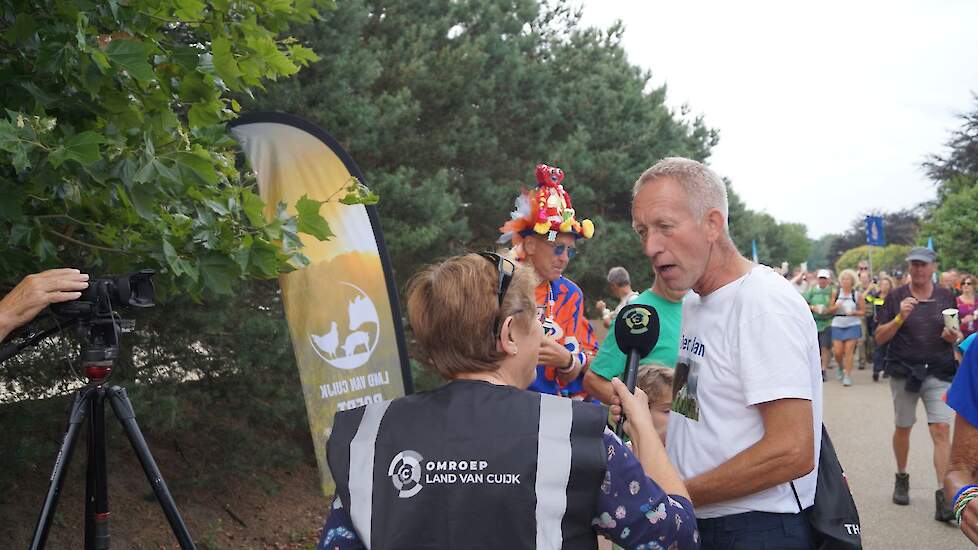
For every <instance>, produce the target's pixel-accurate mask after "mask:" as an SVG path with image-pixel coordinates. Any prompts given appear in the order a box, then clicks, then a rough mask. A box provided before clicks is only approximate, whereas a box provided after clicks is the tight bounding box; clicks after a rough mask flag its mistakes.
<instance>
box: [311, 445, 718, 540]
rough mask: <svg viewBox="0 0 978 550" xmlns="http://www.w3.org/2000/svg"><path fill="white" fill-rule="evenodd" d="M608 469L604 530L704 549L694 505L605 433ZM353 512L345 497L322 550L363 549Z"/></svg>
mask: <svg viewBox="0 0 978 550" xmlns="http://www.w3.org/2000/svg"><path fill="white" fill-rule="evenodd" d="M604 444H605V450H606V452H607V455H608V469H607V471H606V473H605V478H604V482H602V483H601V489H600V491H599V493H598V515H597V517H596V518H594V520H593V521H592V522H591V526H592V527H593V528H594V531H595V532H596V533H599V534H602V535H604V536H606V537H607V538H609V539H611V540H612V541H614V542H615V543H617V544H620V545H622V546H623V547H625V548H633V549H635V550H679V549H682V550H695V549H697V548H699V547H700V536H699V532H698V531H697V529H696V517H695V516H694V515H693V505H692V503H691V502H690V501H689V500H687V499H686V498H684V497H681V496H679V495H667V494H666V493H665V491H663V490H662V488H660V487H659V486H658V485H657V484H656V483H655V482H654V481H652V480H651V479H649V478H648V477H646V475H645V471H644V470H642V465H641V464H640V463H639V462H638V459H636V458H635V455H633V454H632V452H631V451H630V450H629V449H628V448H627V447H625V446H624V445H623V444H622V442H621V440H619V439H618V438H617V437H616V436H615V435H614V434H613V433H611V432H609V431H605V434H604ZM363 548H364V546H363V543H362V542H360V539H359V537H357V535H356V532H354V530H353V521H352V520H351V519H350V514H349V512H347V510H346V509H345V508H343V505H342V503H341V502H340V499H338V498H337V499H334V500H333V506H332V511H331V512H330V514H329V517H328V518H327V519H326V524H325V525H324V526H323V532H322V535H321V537H320V539H319V546H317V549H318V550H359V549H363Z"/></svg>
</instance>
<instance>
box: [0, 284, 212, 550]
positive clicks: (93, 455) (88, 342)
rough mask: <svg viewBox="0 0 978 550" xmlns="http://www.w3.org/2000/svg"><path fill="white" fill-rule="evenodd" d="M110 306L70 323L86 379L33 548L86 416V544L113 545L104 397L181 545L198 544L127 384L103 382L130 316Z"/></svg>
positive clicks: (42, 537) (94, 548)
mask: <svg viewBox="0 0 978 550" xmlns="http://www.w3.org/2000/svg"><path fill="white" fill-rule="evenodd" d="M103 293H104V292H103ZM106 303H108V301H106ZM107 311H108V314H102V315H97V314H94V315H87V316H82V318H79V319H76V320H75V321H73V322H72V323H71V324H72V325H77V326H78V334H79V336H80V337H81V338H82V340H83V342H84V345H83V348H82V368H83V370H84V372H85V378H86V379H87V380H88V384H87V385H86V386H85V387H84V388H82V389H81V390H79V391H78V392H77V393H76V394H75V399H74V402H73V403H72V406H71V412H70V413H69V416H68V429H67V431H66V432H65V437H64V441H63V442H62V443H61V449H60V450H59V451H58V456H57V458H56V459H55V462H54V471H53V472H52V473H51V483H50V485H49V486H48V492H47V496H46V497H45V498H44V506H43V507H42V508H41V515H40V517H38V519H37V526H36V527H35V528H34V537H33V539H32V540H31V546H30V547H31V550H40V549H42V548H44V544H45V541H46V540H47V536H48V531H49V529H50V528H51V521H52V520H53V519H54V512H55V509H56V508H57V505H58V498H59V496H60V495H61V488H62V485H63V484H64V478H65V472H66V471H67V470H68V465H69V464H70V463H71V458H72V453H73V452H74V450H75V443H76V442H77V441H78V434H79V433H80V431H81V426H82V424H83V423H85V422H86V417H87V424H88V468H87V471H86V476H85V477H86V483H85V550H107V549H108V548H109V542H110V538H109V502H108V491H107V483H106V481H107V473H106V461H105V400H106V398H108V401H109V403H110V404H111V405H112V410H113V412H115V416H116V418H118V419H119V422H121V423H122V428H123V429H124V430H125V432H126V436H128V438H129V443H130V444H131V445H132V447H133V449H134V450H135V451H136V456H137V457H139V462H140V464H142V467H143V471H144V472H145V473H146V479H148V480H149V484H150V486H151V487H152V488H153V493H155V495H156V500H157V501H158V502H159V504H160V506H161V507H162V508H163V513H164V514H165V515H166V519H167V521H168V522H169V523H170V529H171V530H172V531H173V534H174V535H175V536H176V538H177V541H178V542H179V543H180V547H181V548H183V549H184V550H187V549H194V548H196V546H194V543H193V540H191V538H190V532H189V531H188V530H187V526H186V524H185V523H184V522H183V518H181V517H180V512H178V511H177V506H176V504H175V503H174V501H173V496H171V495H170V491H169V489H167V487H166V482H164V481H163V476H162V475H161V474H160V470H159V468H157V467H156V461H155V460H153V455H151V454H150V452H149V447H148V446H147V445H146V440H145V439H143V434H142V432H141V431H140V429H139V425H138V424H136V414H135V413H134V412H133V409H132V404H131V403H130V401H129V397H128V395H126V390H125V389H124V388H121V387H119V386H112V387H110V388H106V387H105V383H106V381H107V380H108V378H109V375H110V374H111V373H112V362H113V360H114V359H115V358H116V357H117V356H118V350H119V348H118V344H119V333H120V332H121V331H123V328H124V323H126V321H123V320H121V319H118V318H117V317H116V316H115V315H114V314H113V312H112V311H111V309H107ZM130 323H131V322H130ZM63 328H66V327H58V329H57V330H62V329H63ZM53 332H56V331H55V330H53V329H52V330H48V331H45V332H43V333H41V334H39V335H37V336H35V337H32V338H30V339H29V340H28V341H27V342H26V343H24V344H20V345H18V346H16V349H12V350H10V351H8V350H3V351H2V352H0V360H3V359H5V358H6V357H9V356H11V355H13V354H14V353H16V352H17V351H19V350H20V349H23V348H24V347H26V346H28V345H31V344H33V343H34V342H36V341H38V340H39V339H40V338H43V337H45V336H48V335H50V334H51V333H53Z"/></svg>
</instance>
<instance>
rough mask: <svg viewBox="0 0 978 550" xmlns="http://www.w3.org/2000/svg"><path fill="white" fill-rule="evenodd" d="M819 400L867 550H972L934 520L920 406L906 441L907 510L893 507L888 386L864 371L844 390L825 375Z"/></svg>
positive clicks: (932, 482)
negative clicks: (857, 515) (908, 495)
mask: <svg viewBox="0 0 978 550" xmlns="http://www.w3.org/2000/svg"><path fill="white" fill-rule="evenodd" d="M824 395H825V401H824V403H825V425H826V427H827V428H828V430H829V435H830V436H831V437H832V442H833V443H834V444H835V447H836V451H837V452H838V453H839V460H840V461H841V462H842V466H843V468H845V470H846V475H847V476H848V478H849V485H850V487H851V488H852V492H853V496H854V497H855V499H856V505H857V506H858V507H859V516H860V520H861V521H862V533H863V543H864V546H865V548H866V550H882V549H915V550H916V549H926V550H931V549H933V550H944V549H959V548H960V549H968V548H971V549H974V546H972V545H971V544H970V543H969V542H968V540H967V539H965V538H964V536H963V535H961V533H960V531H959V530H958V529H957V528H956V527H952V526H950V525H948V524H944V523H939V522H937V521H934V490H935V489H936V488H937V478H936V476H935V475H934V466H933V462H932V455H931V449H932V448H931V442H930V435H929V434H928V433H927V424H926V421H925V419H926V416H925V415H924V408H923V405H922V404H918V406H917V424H916V425H915V426H914V429H913V432H912V434H911V441H910V461H909V465H908V471H909V472H910V505H909V506H897V505H895V504H893V503H892V501H891V500H890V498H891V496H892V494H893V474H894V472H895V471H896V466H895V463H894V460H893V451H892V447H891V443H890V438H891V437H892V435H893V406H892V402H891V401H890V388H889V381H888V380H881V381H880V382H878V383H873V380H872V378H871V377H870V374H869V371H868V370H856V371H855V376H853V385H852V386H850V387H848V388H845V387H842V385H841V384H840V383H839V382H838V381H837V380H835V378H834V377H832V376H830V377H829V382H826V383H825V393H824Z"/></svg>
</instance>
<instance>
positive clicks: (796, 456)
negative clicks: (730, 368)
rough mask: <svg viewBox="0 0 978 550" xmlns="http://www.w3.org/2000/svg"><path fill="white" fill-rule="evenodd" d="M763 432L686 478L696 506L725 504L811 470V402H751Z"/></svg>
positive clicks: (812, 436)
mask: <svg viewBox="0 0 978 550" xmlns="http://www.w3.org/2000/svg"><path fill="white" fill-rule="evenodd" d="M755 406H756V407H757V409H758V411H759V412H760V413H761V419H762V421H763V423H764V436H763V437H761V440H760V441H758V442H757V443H755V444H753V445H751V446H750V447H748V448H746V449H744V450H743V451H741V452H740V453H738V454H737V455H735V456H734V457H733V458H731V459H730V460H728V461H726V462H724V463H723V464H721V465H719V466H717V467H716V468H714V469H712V470H710V471H708V472H704V473H702V474H700V475H698V476H696V477H694V478H691V479H687V480H686V487H687V488H688V489H689V493H690V495H692V497H693V498H692V501H693V504H694V505H695V506H703V505H705V504H712V503H714V502H723V501H726V500H731V499H735V498H739V497H742V496H746V495H750V494H753V493H756V492H758V491H763V490H764V489H768V488H770V487H774V486H775V485H779V484H781V483H787V482H789V481H792V480H794V479H798V478H799V477H802V476H804V475H806V474H808V473H809V472H811V471H812V470H813V469H814V468H815V464H814V461H815V456H814V455H815V453H814V449H815V433H814V430H812V429H800V426H811V425H812V422H813V420H812V402H811V401H808V400H806V399H777V400H775V401H768V402H767V403H760V404H758V405H755Z"/></svg>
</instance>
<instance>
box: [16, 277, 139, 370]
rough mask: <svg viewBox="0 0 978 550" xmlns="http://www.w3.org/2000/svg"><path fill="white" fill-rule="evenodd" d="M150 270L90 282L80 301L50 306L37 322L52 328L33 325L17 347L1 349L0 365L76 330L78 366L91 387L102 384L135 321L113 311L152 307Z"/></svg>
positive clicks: (99, 278)
mask: <svg viewBox="0 0 978 550" xmlns="http://www.w3.org/2000/svg"><path fill="white" fill-rule="evenodd" d="M153 274H154V271H153V270H152V269H143V270H141V271H137V272H134V273H129V274H126V275H119V276H107V277H96V278H93V279H91V280H89V283H88V288H86V289H85V290H84V291H83V292H82V295H81V297H80V298H78V299H77V300H72V301H70V302H64V303H60V304H52V305H51V306H50V307H49V308H48V312H47V314H46V315H45V316H44V317H41V318H40V319H39V320H38V321H39V322H43V321H44V320H45V319H49V320H51V322H52V323H53V326H51V327H48V328H46V329H38V328H37V327H36V326H34V323H31V324H30V325H28V327H27V328H26V329H25V330H24V331H23V332H24V333H26V334H27V335H26V336H24V337H23V340H22V341H21V342H19V343H15V344H11V345H9V346H7V347H6V348H3V349H0V362H2V361H4V360H6V359H8V358H10V357H13V356H14V355H17V354H18V353H20V352H21V351H23V350H24V349H26V348H28V347H30V346H33V345H35V344H36V343H38V342H40V341H41V340H43V339H44V338H47V337H48V336H51V335H52V334H56V333H58V332H61V331H62V330H65V329H67V328H71V327H74V328H75V336H76V337H77V338H78V339H79V341H80V342H81V363H82V368H83V370H84V373H85V377H86V378H88V380H89V382H90V383H102V382H104V381H105V379H106V378H108V377H109V375H110V374H111V373H112V362H113V361H114V360H115V359H116V358H117V357H118V356H119V337H120V334H123V333H127V332H132V331H133V329H134V328H135V326H136V323H135V321H133V320H131V319H123V318H122V316H121V315H119V313H117V312H116V309H122V308H130V307H136V308H148V307H153V306H154V305H155V303H154V301H153V299H154V294H155V293H154V289H153V281H152V279H151V277H152V276H153Z"/></svg>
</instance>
